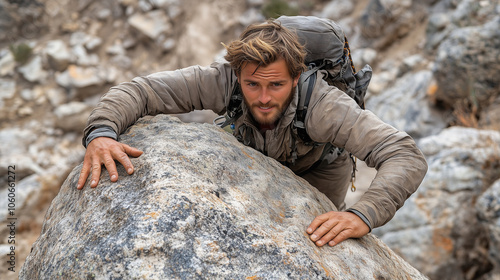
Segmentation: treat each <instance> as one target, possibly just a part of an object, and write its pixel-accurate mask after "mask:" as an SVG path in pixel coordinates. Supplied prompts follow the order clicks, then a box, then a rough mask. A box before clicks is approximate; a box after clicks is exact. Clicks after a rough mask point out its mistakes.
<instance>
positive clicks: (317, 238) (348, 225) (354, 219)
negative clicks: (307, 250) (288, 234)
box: [307, 211, 370, 246]
mask: <svg viewBox="0 0 500 280" xmlns="http://www.w3.org/2000/svg"><path fill="white" fill-rule="evenodd" d="M368 232H370V228H369V227H368V225H366V224H365V222H363V220H361V218H360V217H358V216H357V215H356V214H354V213H351V212H336V211H331V212H328V213H325V214H323V215H319V216H318V217H316V218H315V219H314V220H313V221H312V223H311V224H310V225H309V227H308V228H307V233H308V234H310V235H311V236H310V237H311V240H312V241H314V242H315V243H316V245H318V246H323V245H325V244H327V243H328V245H330V246H334V245H337V244H339V243H340V242H342V241H344V240H346V239H348V238H359V237H362V236H364V235H366V234H367V233H368Z"/></svg>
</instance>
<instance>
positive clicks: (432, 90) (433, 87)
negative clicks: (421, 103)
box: [427, 81, 439, 103]
mask: <svg viewBox="0 0 500 280" xmlns="http://www.w3.org/2000/svg"><path fill="white" fill-rule="evenodd" d="M438 88H439V87H438V85H437V83H436V81H432V82H431V84H430V85H429V86H428V87H427V97H429V100H431V102H433V103H435V102H436V92H437V91H438Z"/></svg>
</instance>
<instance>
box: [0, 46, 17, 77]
mask: <svg viewBox="0 0 500 280" xmlns="http://www.w3.org/2000/svg"><path fill="white" fill-rule="evenodd" d="M15 67H16V61H15V60H14V56H13V55H12V53H11V52H10V51H3V52H2V55H1V56H0V76H7V75H13V74H14V68H15Z"/></svg>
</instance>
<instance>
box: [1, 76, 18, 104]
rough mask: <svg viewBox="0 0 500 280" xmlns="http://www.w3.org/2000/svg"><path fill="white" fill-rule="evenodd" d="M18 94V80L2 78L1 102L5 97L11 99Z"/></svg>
mask: <svg viewBox="0 0 500 280" xmlns="http://www.w3.org/2000/svg"><path fill="white" fill-rule="evenodd" d="M15 94H16V81H14V80H10V79H0V104H2V103H3V100H4V99H10V98H12V97H14V95H15Z"/></svg>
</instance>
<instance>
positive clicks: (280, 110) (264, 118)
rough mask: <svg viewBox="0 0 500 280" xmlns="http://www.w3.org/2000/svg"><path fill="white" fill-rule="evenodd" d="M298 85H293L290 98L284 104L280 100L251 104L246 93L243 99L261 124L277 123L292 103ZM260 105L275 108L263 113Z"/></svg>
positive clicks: (270, 124) (254, 117)
mask: <svg viewBox="0 0 500 280" xmlns="http://www.w3.org/2000/svg"><path fill="white" fill-rule="evenodd" d="M295 88H296V87H292V89H291V90H290V93H289V95H288V98H287V99H286V100H285V102H283V103H282V104H280V103H278V102H273V101H270V102H268V103H267V104H263V103H261V102H258V101H257V102H254V103H253V104H250V103H249V102H248V100H247V99H246V97H245V94H243V100H244V101H245V105H246V106H247V108H248V109H249V111H250V114H251V115H252V117H253V119H254V120H255V121H256V122H257V123H258V124H259V125H261V126H272V125H276V124H277V123H278V121H279V120H280V119H281V117H282V116H283V114H284V113H285V111H286V109H287V108H288V106H289V105H290V103H292V100H293V97H294V92H295ZM259 107H272V108H274V110H273V111H271V112H269V113H262V112H260V111H259Z"/></svg>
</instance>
